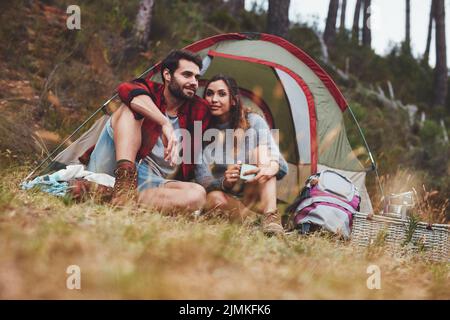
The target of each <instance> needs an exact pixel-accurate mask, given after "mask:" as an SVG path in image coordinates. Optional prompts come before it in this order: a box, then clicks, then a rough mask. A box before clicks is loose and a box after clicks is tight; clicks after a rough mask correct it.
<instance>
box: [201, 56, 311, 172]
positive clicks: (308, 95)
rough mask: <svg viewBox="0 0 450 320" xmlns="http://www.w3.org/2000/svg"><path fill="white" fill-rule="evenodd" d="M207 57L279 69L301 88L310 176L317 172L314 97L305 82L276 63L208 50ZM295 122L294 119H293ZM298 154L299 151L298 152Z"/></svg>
mask: <svg viewBox="0 0 450 320" xmlns="http://www.w3.org/2000/svg"><path fill="white" fill-rule="evenodd" d="M208 55H210V56H216V57H222V58H228V59H234V60H240V61H248V62H253V63H259V64H263V65H267V66H270V67H272V68H277V69H280V70H282V71H284V72H286V73H287V74H289V75H290V76H291V77H292V78H293V79H294V80H295V81H296V82H297V84H298V85H299V86H300V88H302V90H303V92H304V93H305V96H306V100H307V103H308V110H309V128H310V143H311V172H312V174H314V173H316V172H317V160H318V144H317V126H316V123H317V116H316V109H315V105H314V97H313V95H312V93H311V91H310V90H309V87H308V85H307V84H306V82H305V81H304V80H303V79H302V78H301V77H300V76H299V75H298V74H296V73H294V72H293V71H292V70H290V69H288V68H286V67H284V66H282V65H279V64H277V63H274V62H271V61H266V60H262V59H255V58H249V57H242V56H236V55H231V54H225V53H220V52H216V51H212V50H210V51H209V52H208ZM294 120H295V119H294ZM298 151H299V152H300V150H298ZM300 160H301V159H300Z"/></svg>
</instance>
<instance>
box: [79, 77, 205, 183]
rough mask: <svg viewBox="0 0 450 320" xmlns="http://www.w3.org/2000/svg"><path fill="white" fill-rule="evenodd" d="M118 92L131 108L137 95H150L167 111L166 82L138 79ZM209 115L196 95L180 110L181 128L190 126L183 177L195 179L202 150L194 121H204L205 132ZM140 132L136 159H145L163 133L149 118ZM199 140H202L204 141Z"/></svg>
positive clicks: (145, 120)
mask: <svg viewBox="0 0 450 320" xmlns="http://www.w3.org/2000/svg"><path fill="white" fill-rule="evenodd" d="M117 91H118V93H119V97H120V99H121V100H122V102H123V103H124V104H126V105H127V106H128V107H129V106H130V102H131V100H133V98H134V97H136V96H139V95H147V96H149V97H150V98H151V99H152V100H153V102H154V103H155V105H156V106H157V107H158V108H159V110H161V112H162V113H163V114H164V113H165V112H166V109H167V104H166V101H165V98H164V85H162V84H159V83H156V82H153V81H150V80H144V79H136V80H133V81H132V82H124V83H122V84H120V85H119V87H118V89H117ZM133 113H134V116H135V118H136V119H137V120H139V119H142V118H143V116H142V115H141V114H139V113H137V112H134V111H133ZM210 118H211V114H210V113H209V108H208V103H207V102H206V101H205V100H204V99H201V98H200V97H198V96H194V98H193V99H192V100H186V102H185V103H184V104H183V105H182V106H181V107H180V108H179V109H178V122H179V124H180V128H183V129H187V130H188V131H189V132H190V134H191V156H192V159H191V164H185V163H182V164H181V171H182V178H183V179H184V180H189V179H191V178H192V174H193V172H194V164H193V163H194V157H195V154H194V150H201V149H200V148H198V146H197V148H194V143H195V142H197V140H198V139H194V121H201V124H202V134H203V132H204V131H205V130H206V129H207V127H208V125H209V121H210ZM141 132H142V144H141V148H140V149H139V151H138V154H137V156H136V159H137V160H140V159H143V158H145V157H146V156H147V155H149V154H150V152H151V151H152V149H153V147H154V146H155V144H156V141H157V140H158V137H159V136H160V135H161V126H160V125H158V124H156V123H155V122H153V121H152V120H150V119H144V123H143V124H142V130H141ZM183 141H184V139H183ZM199 142H200V143H201V140H200V141H199ZM92 149H93V148H92ZM80 160H81V159H80Z"/></svg>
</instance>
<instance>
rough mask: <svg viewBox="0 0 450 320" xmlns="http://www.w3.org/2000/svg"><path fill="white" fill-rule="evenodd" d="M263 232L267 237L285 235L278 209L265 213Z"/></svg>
mask: <svg viewBox="0 0 450 320" xmlns="http://www.w3.org/2000/svg"><path fill="white" fill-rule="evenodd" d="M262 231H263V233H264V234H265V235H267V236H274V235H284V229H283V227H282V226H281V224H280V217H279V214H278V210H277V209H275V210H272V211H268V212H266V213H264V217H263V221H262Z"/></svg>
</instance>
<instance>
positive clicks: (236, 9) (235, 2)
mask: <svg viewBox="0 0 450 320" xmlns="http://www.w3.org/2000/svg"><path fill="white" fill-rule="evenodd" d="M227 5H228V8H229V10H230V14H231V15H232V16H233V17H238V16H240V14H241V13H242V12H243V11H244V10H245V0H228V3H227Z"/></svg>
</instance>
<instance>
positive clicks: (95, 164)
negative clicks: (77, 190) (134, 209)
mask: <svg viewBox="0 0 450 320" xmlns="http://www.w3.org/2000/svg"><path fill="white" fill-rule="evenodd" d="M115 169H116V149H115V146H114V131H113V128H112V127H111V118H109V119H108V121H107V122H106V124H105V127H104V128H103V130H102V132H101V133H100V136H99V138H98V140H97V143H96V145H95V148H94V151H92V154H91V157H90V160H89V164H88V166H87V170H88V171H91V172H95V173H106V174H109V175H110V176H113V177H114V170H115ZM137 172H138V191H139V192H141V191H144V190H146V189H150V188H159V187H162V186H163V185H164V184H166V183H167V182H171V181H176V180H168V179H164V178H163V177H161V176H158V175H156V174H154V173H153V172H151V171H150V169H149V166H148V165H147V163H146V162H145V161H140V162H139V163H138V164H137Z"/></svg>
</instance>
